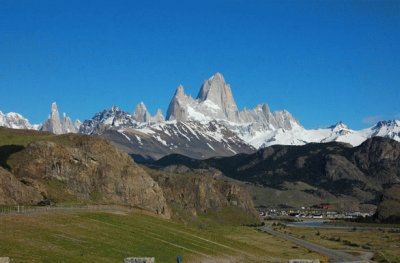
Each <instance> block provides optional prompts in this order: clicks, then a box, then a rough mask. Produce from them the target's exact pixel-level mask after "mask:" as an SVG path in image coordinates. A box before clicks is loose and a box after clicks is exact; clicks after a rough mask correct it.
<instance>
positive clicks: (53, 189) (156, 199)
mask: <svg viewBox="0 0 400 263" xmlns="http://www.w3.org/2000/svg"><path fill="white" fill-rule="evenodd" d="M57 141H60V143H55V142H50V141H37V142H33V143H30V144H29V145H28V146H27V147H26V148H25V149H23V150H22V151H19V152H17V153H14V154H12V155H11V157H9V158H8V160H7V163H8V164H9V166H10V167H11V172H12V175H11V174H10V173H5V175H6V177H5V178H6V180H8V181H10V179H9V178H10V177H13V176H15V178H14V181H11V183H8V184H6V185H3V184H2V185H1V189H3V191H4V189H8V188H9V187H8V186H7V185H10V184H11V185H17V184H16V183H15V182H25V185H27V186H29V187H30V188H29V189H30V191H31V192H32V193H33V194H31V195H29V198H28V199H29V202H30V203H32V202H36V201H37V200H38V199H37V197H38V196H41V199H42V200H50V201H52V202H65V201H74V200H75V201H76V202H89V203H93V202H94V203H101V204H121V205H129V206H133V207H139V208H142V209H145V210H148V211H151V212H154V213H157V214H160V215H163V216H166V217H169V215H170V212H169V208H168V206H167V204H166V201H165V198H164V195H163V192H162V190H161V188H160V187H159V186H158V184H157V183H156V182H155V181H154V180H153V179H152V178H151V177H150V176H149V175H148V174H147V173H146V172H145V171H143V169H141V168H140V167H139V166H137V165H136V164H135V163H134V162H133V161H132V159H131V158H130V156H129V155H127V154H126V153H124V152H122V151H119V150H118V149H116V148H115V147H114V146H112V145H111V144H109V143H108V142H106V141H104V140H101V139H98V138H92V137H88V136H76V135H63V137H57ZM3 177H4V176H3ZM7 178H8V179H7ZM3 181H4V179H3ZM8 181H7V182H8ZM17 186H18V185H17ZM27 186H25V188H28V187H27ZM14 188H15V187H14ZM11 189H12V188H11ZM14 192H15V193H17V194H18V191H14ZM27 193H28V192H27ZM25 199H26V198H25ZM25 199H24V198H22V197H21V198H12V200H14V202H18V203H19V202H23V203H25V201H26V200H25ZM12 200H11V201H12ZM24 200H25V201H24ZM30 200H33V201H32V202H31V201H30ZM0 201H2V200H0ZM11 201H10V200H6V202H8V203H10V202H11ZM2 202H4V200H3V201H2Z"/></svg>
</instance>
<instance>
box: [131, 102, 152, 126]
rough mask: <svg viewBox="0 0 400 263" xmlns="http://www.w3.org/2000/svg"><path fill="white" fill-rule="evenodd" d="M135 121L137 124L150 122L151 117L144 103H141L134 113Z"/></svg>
mask: <svg viewBox="0 0 400 263" xmlns="http://www.w3.org/2000/svg"><path fill="white" fill-rule="evenodd" d="M133 119H134V120H135V121H137V122H150V121H151V115H150V113H149V112H148V111H147V108H146V105H144V103H143V102H140V103H139V104H138V105H137V106H136V108H135V111H134V112H133Z"/></svg>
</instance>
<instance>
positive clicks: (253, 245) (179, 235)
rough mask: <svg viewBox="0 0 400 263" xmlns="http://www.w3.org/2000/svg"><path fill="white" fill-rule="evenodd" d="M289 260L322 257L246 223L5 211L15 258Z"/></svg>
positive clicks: (5, 230)
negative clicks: (150, 257) (208, 222)
mask: <svg viewBox="0 0 400 263" xmlns="http://www.w3.org/2000/svg"><path fill="white" fill-rule="evenodd" d="M177 255H181V256H182V257H183V259H184V261H183V262H287V259H290V258H299V257H300V258H320V259H323V257H322V256H320V255H317V254H314V253H311V252H309V251H307V250H305V249H303V248H299V247H296V246H294V245H293V244H292V243H290V242H287V241H285V240H280V239H277V238H275V237H273V236H270V235H267V234H264V233H260V232H258V231H257V230H255V229H254V228H250V227H245V226H232V225H231V226H226V225H225V226H221V225H217V224H214V225H212V224H196V225H194V224H193V225H190V226H189V225H183V224H181V223H179V222H174V221H171V220H164V219H160V218H157V217H154V216H150V215H145V214H142V213H139V212H127V213H125V212H118V213H111V212H90V211H86V212H82V211H81V212H69V213H68V212H52V213H41V214H31V215H3V216H0V257H1V256H7V257H10V258H11V259H12V262H28V261H29V262H123V259H124V258H125V257H129V256H152V257H155V258H156V262H157V263H160V262H176V261H175V259H176V256H177Z"/></svg>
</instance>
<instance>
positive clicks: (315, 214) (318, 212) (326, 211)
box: [257, 204, 375, 219]
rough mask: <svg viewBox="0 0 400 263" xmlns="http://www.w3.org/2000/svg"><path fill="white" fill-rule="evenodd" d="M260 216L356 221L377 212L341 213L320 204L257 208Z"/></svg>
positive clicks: (327, 205)
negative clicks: (295, 207) (297, 207)
mask: <svg viewBox="0 0 400 263" xmlns="http://www.w3.org/2000/svg"><path fill="white" fill-rule="evenodd" d="M257 210H258V211H259V213H260V216H262V217H264V218H269V217H291V218H309V219H310V218H311V219H354V218H359V217H363V218H365V217H369V216H372V215H373V214H374V213H375V212H374V211H370V212H367V213H366V212H360V211H354V212H339V211H335V210H334V209H333V208H332V206H331V205H330V204H320V205H315V206H313V207H301V208H299V209H293V208H257Z"/></svg>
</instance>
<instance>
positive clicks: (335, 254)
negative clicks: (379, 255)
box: [259, 226, 368, 263]
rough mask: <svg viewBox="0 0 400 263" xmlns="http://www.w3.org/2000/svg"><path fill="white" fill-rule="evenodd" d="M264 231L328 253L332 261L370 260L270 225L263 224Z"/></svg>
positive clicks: (322, 252)
mask: <svg viewBox="0 0 400 263" xmlns="http://www.w3.org/2000/svg"><path fill="white" fill-rule="evenodd" d="M259 229H260V230H261V231H263V232H267V233H270V234H272V235H274V236H277V237H281V238H284V239H286V240H289V241H292V242H293V243H296V244H297V245H300V246H302V247H305V248H307V249H309V250H312V251H315V252H317V253H320V254H322V255H326V256H328V257H329V261H330V262H343V263H344V262H346V263H347V262H360V263H361V262H368V260H365V259H361V258H360V257H356V256H353V255H350V254H348V253H346V252H343V251H339V250H335V249H330V248H326V247H323V246H320V245H317V244H314V243H311V242H308V241H306V240H304V239H300V238H296V237H293V236H291V235H288V234H284V233H281V232H278V231H275V230H273V229H272V228H271V227H270V226H262V227H260V228H259Z"/></svg>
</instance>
